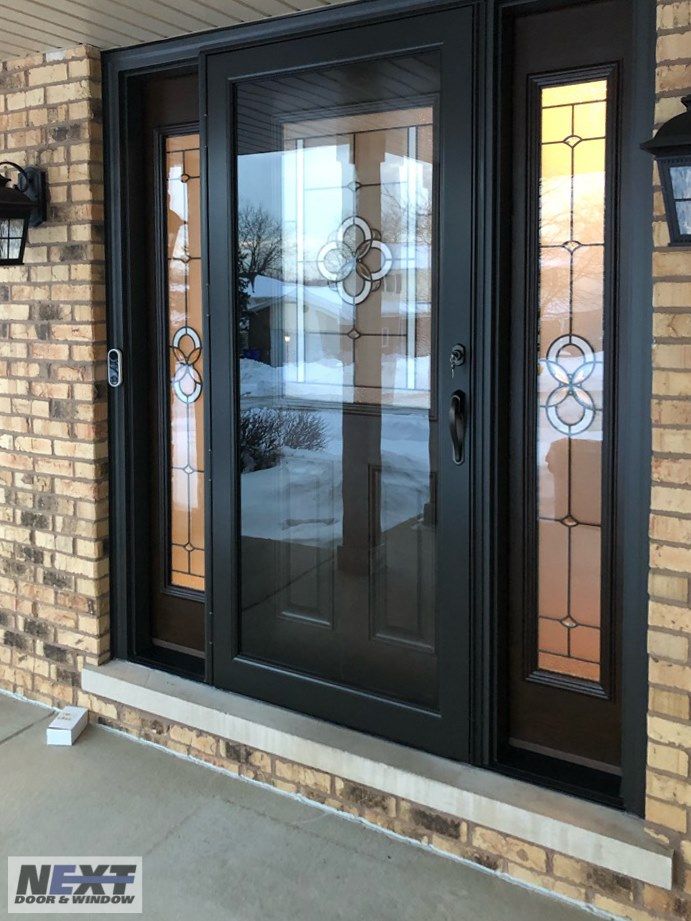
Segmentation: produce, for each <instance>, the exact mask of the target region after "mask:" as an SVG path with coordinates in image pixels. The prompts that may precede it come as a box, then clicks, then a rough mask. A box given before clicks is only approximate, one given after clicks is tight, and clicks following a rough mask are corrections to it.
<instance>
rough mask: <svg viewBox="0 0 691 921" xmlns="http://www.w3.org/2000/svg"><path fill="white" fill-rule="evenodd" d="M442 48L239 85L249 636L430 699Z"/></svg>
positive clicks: (254, 647)
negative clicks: (437, 176) (437, 150)
mask: <svg viewBox="0 0 691 921" xmlns="http://www.w3.org/2000/svg"><path fill="white" fill-rule="evenodd" d="M437 90H438V61H437V57H436V55H434V54H432V55H419V56H416V57H414V58H402V59H397V60H396V61H392V62H371V63H368V64H366V65H362V64H354V65H344V66H342V67H335V68H333V69H331V70H324V71H320V72H318V73H314V72H312V73H309V74H305V75H284V76H281V77H280V78H276V79H274V80H272V79H267V80H265V81H257V82H256V83H248V84H242V85H240V86H239V87H238V89H237V108H236V111H237V120H238V121H237V125H238V128H237V131H238V134H237V139H238V141H237V143H238V157H237V186H238V216H237V221H238V238H239V252H238V267H239V271H238V297H237V300H238V301H239V311H238V313H239V316H238V340H239V344H238V353H237V365H238V372H239V374H238V376H239V385H240V444H239V453H240V467H241V477H240V480H241V482H240V495H241V560H242V601H241V603H242V626H241V649H242V651H243V652H244V653H247V654H249V655H251V656H253V657H255V658H259V659H264V660H268V661H271V662H274V663H278V664H281V665H285V666H287V667H289V668H292V669H297V670H301V671H304V672H307V673H309V672H313V671H314V670H315V668H318V669H319V673H320V676H321V677H325V678H327V679H332V680H335V681H340V682H342V681H344V680H345V681H346V682H347V683H349V684H352V685H355V686H359V687H366V688H367V689H368V690H373V691H375V692H379V693H383V694H391V695H392V696H396V697H403V698H405V699H411V700H415V701H418V702H420V703H424V704H430V705H431V704H433V703H434V702H435V694H436V680H435V678H434V676H435V668H436V666H435V656H434V651H435V615H434V611H435V565H436V564H435V560H436V534H435V482H436V419H435V413H434V386H433V383H432V374H433V369H432V342H433V327H434V322H435V319H434V313H435V305H434V293H433V288H434V284H433V265H434V259H433V247H434V240H433V238H434V235H435V230H434V227H435V212H436V205H435V196H434V182H435V157H436V154H435V140H434V131H435V128H434V124H435V104H436V92H437Z"/></svg>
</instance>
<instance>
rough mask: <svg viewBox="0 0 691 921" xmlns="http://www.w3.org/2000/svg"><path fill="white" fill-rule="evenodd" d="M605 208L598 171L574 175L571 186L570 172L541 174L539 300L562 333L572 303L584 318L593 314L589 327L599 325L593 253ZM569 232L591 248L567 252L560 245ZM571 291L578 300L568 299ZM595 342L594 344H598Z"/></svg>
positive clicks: (598, 272)
mask: <svg viewBox="0 0 691 921" xmlns="http://www.w3.org/2000/svg"><path fill="white" fill-rule="evenodd" d="M603 207H604V190H603V173H602V172H599V171H597V170H596V171H594V172H592V173H583V174H581V175H577V176H575V177H574V178H573V186H572V177H571V176H568V175H564V176H557V177H553V178H550V179H545V178H543V180H542V182H541V186H540V218H539V221H540V242H541V244H542V249H541V255H540V278H539V281H540V305H541V311H542V312H543V313H544V314H548V315H549V316H550V317H552V318H554V319H559V320H560V322H561V324H562V326H563V329H562V333H563V332H566V331H567V326H568V320H569V315H570V312H571V310H572V309H573V308H574V307H575V306H577V307H578V314H579V317H580V318H581V321H582V322H583V321H584V320H585V317H586V314H589V315H590V316H591V318H592V319H591V321H590V322H587V326H591V325H592V326H593V327H594V328H595V329H597V327H598V326H599V325H600V323H598V315H599V314H601V311H602V307H603V304H602V290H603V289H602V285H603V268H602V265H601V262H600V261H599V260H598V258H597V256H599V257H600V259H601V258H602V253H603V248H604V247H603V242H604V240H603V238H604V227H603V220H604V212H603ZM572 211H573V212H574V213H572ZM572 220H573V221H574V224H575V226H574V229H573V231H572V230H571V222H572ZM572 235H573V236H574V237H577V238H579V239H576V240H574V241H573V242H574V243H580V244H589V249H588V250H587V251H586V250H583V249H576V250H575V251H574V252H573V253H572V254H570V253H569V249H567V248H566V247H565V246H564V244H568V243H570V242H571V240H570V237H571V236H572ZM586 253H588V257H586ZM569 267H570V274H569ZM572 291H573V293H574V296H575V297H576V299H577V302H578V303H577V305H576V304H572V303H571V292H572ZM548 344H549V343H548ZM593 345H594V347H597V343H595V342H594V343H593Z"/></svg>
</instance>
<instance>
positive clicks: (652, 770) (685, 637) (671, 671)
mask: <svg viewBox="0 0 691 921" xmlns="http://www.w3.org/2000/svg"><path fill="white" fill-rule="evenodd" d="M656 86H657V105H656V113H655V118H656V122H657V125H658V126H659V125H660V124H661V123H662V122H664V121H666V120H667V119H668V118H671V117H672V116H673V115H675V114H677V113H680V112H682V111H683V106H682V105H681V102H680V99H681V97H682V96H683V95H685V94H686V93H691V3H690V2H688V0H685V2H673V3H669V2H659V3H658V42H657V83H656ZM655 183H656V186H655V221H654V241H655V252H654V256H653V274H654V294H653V303H654V320H653V324H654V332H653V334H654V345H653V366H654V371H653V405H652V413H653V466H652V479H653V484H652V503H651V504H652V509H651V516H650V538H651V545H650V564H651V572H650V618H649V621H650V632H649V635H648V651H649V653H650V710H649V719H648V731H649V739H650V741H649V749H648V779H647V795H648V798H647V808H646V815H647V818H648V820H649V821H650V823H651V824H652V828H653V830H654V832H655V834H657V835H659V836H660V837H662V838H663V839H665V840H668V841H670V842H671V843H672V844H673V845H674V846H675V848H676V849H677V850H678V852H679V854H680V857H681V860H680V864H679V873H678V877H679V878H678V887H679V895H680V896H681V893H686V894H689V893H691V841H690V840H689V833H690V831H691V825H690V824H689V806H691V782H690V781H689V753H690V752H691V725H690V724H689V718H690V716H691V711H690V709H689V692H690V691H691V660H690V659H689V638H690V637H691V610H690V605H689V577H690V576H691V250H690V249H689V248H688V247H685V248H679V249H670V248H668V245H667V244H668V243H669V234H668V232H667V225H666V223H665V220H664V207H663V203H662V195H661V192H660V187H659V181H658V177H657V175H656V176H655ZM682 904H685V905H686V911H687V912H688V910H689V909H688V903H687V902H683V903H682V902H679V903H678V904H677V905H676V906H675V904H674V903H673V902H672V901H670V898H665V897H663V896H662V895H661V894H656V893H654V892H652V891H651V892H648V893H646V905H647V907H649V908H651V909H655V910H657V911H659V912H661V913H662V912H669V913H672V912H673V909H674V908H675V907H676V908H677V911H679V906H681V905H682ZM681 916H682V917H687V916H688V915H687V914H682V915H681Z"/></svg>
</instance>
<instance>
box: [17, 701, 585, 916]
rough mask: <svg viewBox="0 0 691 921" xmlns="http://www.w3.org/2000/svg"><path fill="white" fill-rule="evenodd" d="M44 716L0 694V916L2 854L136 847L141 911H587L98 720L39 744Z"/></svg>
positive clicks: (118, 851) (132, 851)
mask: <svg viewBox="0 0 691 921" xmlns="http://www.w3.org/2000/svg"><path fill="white" fill-rule="evenodd" d="M51 718H52V713H51V711H49V710H46V709H44V708H41V707H38V706H35V705H32V704H29V703H24V702H22V701H17V700H14V699H12V698H10V697H7V696H3V695H0V776H2V777H3V778H4V779H5V781H6V782H5V784H3V789H2V792H1V793H0V915H1V916H4V915H5V912H6V906H7V875H6V869H5V868H6V866H7V864H6V857H8V856H20V855H21V856H32V855H36V856H59V855H71V854H79V855H90V854H93V855H99V854H103V855H105V854H109V855H133V856H139V855H142V856H143V858H144V864H143V879H144V912H143V915H141V916H140V917H142V918H144V919H146V921H149V919H151V921H153V919H165V921H171V919H191V918H200V919H203V921H217V919H224V921H229V919H232V921H274V919H276V921H278V919H281V921H285V919H293V918H295V919H297V918H299V919H300V921H336V919H337V921H351V919H352V921H356V919H358V921H360V919H371V921H388V919H391V921H394V919H395V921H408V919H425V921H446V919H449V921H451V919H453V921H495V919H496V921H506V919H507V918H511V921H535V919H539V921H583V919H584V918H587V917H592V915H591V914H589V913H588V912H586V911H584V910H580V909H578V908H576V907H574V906H571V905H568V904H566V903H563V902H559V901H557V900H555V899H552V898H550V897H548V896H544V895H541V894H539V893H537V892H533V891H531V890H528V889H525V888H522V887H519V886H516V885H514V884H511V883H509V882H506V881H505V880H502V879H499V878H497V877H494V876H492V875H490V874H488V873H484V872H482V871H481V870H478V869H475V868H474V867H472V866H466V865H464V864H461V863H458V862H456V861H453V860H450V859H446V858H444V857H441V856H437V855H435V854H432V853H429V852H426V851H424V850H422V849H421V848H419V847H415V846H413V845H410V844H407V843H405V842H402V841H398V840H394V839H392V838H390V837H387V836H386V835H384V834H382V833H380V832H377V831H376V830H373V829H370V828H368V827H365V826H363V825H360V824H357V823H355V822H350V821H347V820H345V819H344V818H342V817H340V816H337V815H335V814H334V813H332V812H329V811H327V810H325V809H322V808H320V807H318V806H310V805H307V804H305V803H303V802H299V801H297V800H294V799H291V798H289V797H287V796H282V795H280V794H278V793H275V792H273V791H270V790H267V789H264V788H262V787H259V786H257V785H255V784H250V783H246V782H243V781H241V780H238V779H237V778H233V777H229V776H226V775H223V774H221V773H219V772H216V771H213V770H210V769H207V768H204V767H203V766H201V765H197V764H194V763H191V762H185V761H183V760H181V759H179V758H175V757H173V756H172V755H170V754H167V753H166V752H163V751H159V750H157V749H155V748H153V747H150V746H144V745H139V744H136V743H135V742H133V741H131V740H129V739H127V738H125V737H121V736H118V735H116V734H114V733H111V732H107V731H106V730H105V729H102V728H100V727H96V726H89V727H88V728H87V730H86V731H85V732H84V734H83V735H82V736H81V738H80V739H79V741H78V742H77V743H76V744H75V745H74V746H73V747H72V748H56V747H48V746H46V744H45V728H46V725H47V723H48V722H49V721H50V719H51ZM59 917H62V918H72V917H74V918H84V917H95V915H92V914H89V915H83V914H82V915H71V914H70V915H65V914H63V915H60V916H59Z"/></svg>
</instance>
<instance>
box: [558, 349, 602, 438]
mask: <svg viewBox="0 0 691 921" xmlns="http://www.w3.org/2000/svg"><path fill="white" fill-rule="evenodd" d="M546 364H547V370H548V371H549V373H550V374H551V375H552V377H553V378H554V380H555V381H556V382H557V386H556V387H555V388H554V390H552V392H551V393H550V395H549V396H548V397H547V402H546V409H547V418H548V419H549V421H550V424H551V425H552V427H553V428H555V429H556V430H557V431H558V432H562V433H563V434H564V435H578V434H579V433H580V432H585V431H586V429H588V428H589V427H590V425H591V423H592V421H593V419H594V418H595V403H594V402H593V398H592V397H591V395H590V393H589V392H588V391H587V390H586V389H585V387H584V386H583V385H584V383H585V382H586V381H587V380H588V378H589V377H590V375H591V374H592V373H593V371H594V370H595V353H594V352H593V350H592V348H591V346H590V343H589V342H587V340H585V339H584V338H583V337H582V336H576V335H573V334H571V335H568V336H559V338H558V339H555V340H554V342H553V343H552V344H551V345H550V347H549V349H548V351H547V361H546Z"/></svg>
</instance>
